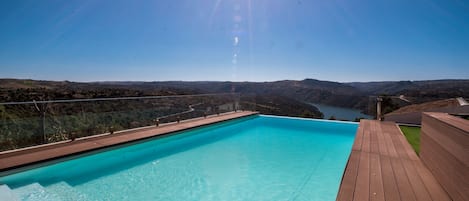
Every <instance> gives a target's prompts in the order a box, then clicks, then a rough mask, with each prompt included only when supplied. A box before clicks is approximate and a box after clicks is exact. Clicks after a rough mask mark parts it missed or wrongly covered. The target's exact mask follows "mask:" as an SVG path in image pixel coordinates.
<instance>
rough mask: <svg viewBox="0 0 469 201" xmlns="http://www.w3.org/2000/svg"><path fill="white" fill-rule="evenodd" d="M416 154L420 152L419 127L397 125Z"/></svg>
mask: <svg viewBox="0 0 469 201" xmlns="http://www.w3.org/2000/svg"><path fill="white" fill-rule="evenodd" d="M399 127H400V128H401V131H402V133H404V135H405V138H407V141H408V142H409V143H410V145H412V148H414V150H415V152H416V153H417V155H418V154H419V152H420V127H413V126H399Z"/></svg>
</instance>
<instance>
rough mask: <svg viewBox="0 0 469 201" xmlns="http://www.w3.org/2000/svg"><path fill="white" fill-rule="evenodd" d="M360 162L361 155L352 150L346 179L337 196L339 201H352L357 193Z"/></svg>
mask: <svg viewBox="0 0 469 201" xmlns="http://www.w3.org/2000/svg"><path fill="white" fill-rule="evenodd" d="M359 160H360V153H359V152H357V151H354V150H352V153H351V154H350V158H349V160H348V163H347V169H346V170H345V173H344V177H343V178H342V185H341V189H342V190H341V191H339V194H338V195H337V200H338V201H352V200H353V193H354V192H355V183H356V181H357V174H358V164H359V163H358V161H359Z"/></svg>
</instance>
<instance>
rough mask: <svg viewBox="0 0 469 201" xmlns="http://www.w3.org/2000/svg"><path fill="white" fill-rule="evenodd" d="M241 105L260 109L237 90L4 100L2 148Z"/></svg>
mask: <svg viewBox="0 0 469 201" xmlns="http://www.w3.org/2000/svg"><path fill="white" fill-rule="evenodd" d="M240 110H250V111H255V110H256V103H255V97H254V96H253V95H241V94H239V93H224V94H198V95H174V96H146V97H119V98H95V99H73V100H52V101H29V102H8V103H0V151H5V150H12V149H18V148H24V147H30V146H35V145H41V144H48V143H54V142H60V141H67V140H75V139H77V138H82V137H87V136H92V135H98V134H113V133H115V132H118V131H122V130H127V129H133V128H141V127H147V126H161V125H163V124H166V123H170V122H180V121H184V120H187V119H193V118H203V117H207V116H210V115H218V114H222V113H227V112H234V111H240Z"/></svg>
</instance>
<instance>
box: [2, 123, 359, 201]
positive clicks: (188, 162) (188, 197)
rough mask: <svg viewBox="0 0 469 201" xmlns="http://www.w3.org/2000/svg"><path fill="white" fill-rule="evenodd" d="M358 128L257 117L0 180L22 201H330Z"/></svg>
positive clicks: (186, 132) (90, 156)
mask: <svg viewBox="0 0 469 201" xmlns="http://www.w3.org/2000/svg"><path fill="white" fill-rule="evenodd" d="M357 127H358V124H356V123H342V122H333V121H321V120H307V119H300V118H285V117H275V116H263V115H260V116H258V117H254V118H245V119H239V120H232V121H229V122H225V123H221V124H216V125H212V126H208V127H204V128H198V129H195V130H190V131H185V132H182V133H180V134H177V135H171V136H168V137H163V138H159V139H155V140H152V141H147V142H144V143H140V144H136V145H132V146H127V147H123V148H119V149H114V150H110V151H106V152H101V153H98V154H93V155H88V156H84V157H80V158H77V159H73V160H68V161H65V162H61V163H56V164H53V165H49V166H44V167H40V168H36V169H31V170H28V171H24V172H21V173H17V174H13V175H9V176H5V177H2V178H0V185H1V184H6V185H7V186H8V187H9V188H10V189H12V191H13V192H14V193H15V194H16V195H17V196H18V197H19V198H20V200H48V201H51V200H112V201H118V200H165V201H171V200H175V201H182V200H184V201H192V200H194V201H195V200H214V201H220V200H227V201H236V200H253V201H261V200H266V201H267V200H269V201H275V200H308V201H310V200H321V201H328V200H330V201H333V200H335V199H336V195H337V192H338V189H339V185H340V181H341V178H342V174H343V171H344V168H345V165H346V162H347V159H348V157H349V155H350V152H351V147H352V144H353V140H354V137H355V132H356V129H357Z"/></svg>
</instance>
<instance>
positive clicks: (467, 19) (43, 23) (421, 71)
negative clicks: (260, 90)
mask: <svg viewBox="0 0 469 201" xmlns="http://www.w3.org/2000/svg"><path fill="white" fill-rule="evenodd" d="M0 30H1V31H0V77H3V78H5V77H10V78H31V79H45V80H72V81H104V80H112V81H118V80H133V81H154V80H156V81H158V80H188V81H192V80H220V81H221V80H226V81H272V80H283V79H297V80H298V79H304V78H315V79H321V80H332V81H341V82H348V81H380V80H425V79H448V78H452V79H454V78H466V79H467V78H469V1H465V0H327V1H324V0H154V1H144V0H135V1H130V0H99V1H90V0H78V1H76V0H67V1H61V0H55V1H48V0H41V1H37V0H29V1H24V0H15V1H0Z"/></svg>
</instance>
